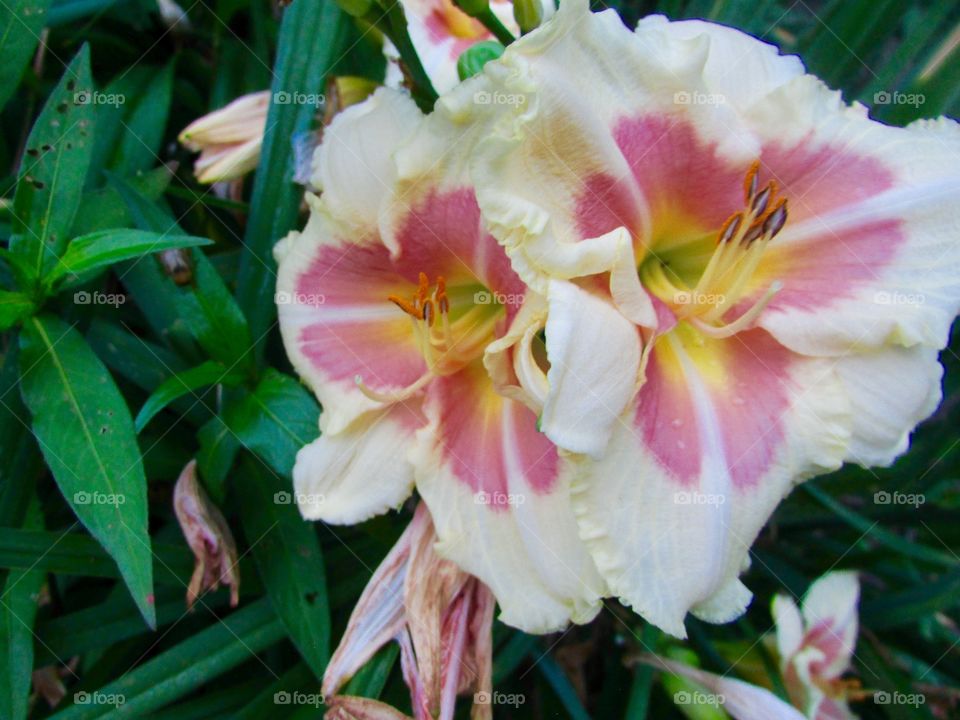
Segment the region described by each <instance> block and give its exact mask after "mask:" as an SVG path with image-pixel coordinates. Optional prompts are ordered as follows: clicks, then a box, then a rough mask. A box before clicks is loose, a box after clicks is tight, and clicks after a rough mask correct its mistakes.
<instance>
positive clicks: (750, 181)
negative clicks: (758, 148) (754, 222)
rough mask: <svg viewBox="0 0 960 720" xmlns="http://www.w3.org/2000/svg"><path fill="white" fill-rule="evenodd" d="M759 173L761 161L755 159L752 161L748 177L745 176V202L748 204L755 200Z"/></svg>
mask: <svg viewBox="0 0 960 720" xmlns="http://www.w3.org/2000/svg"><path fill="white" fill-rule="evenodd" d="M759 173H760V161H759V160H754V161H753V162H752V163H750V169H749V170H747V174H746V177H744V178H743V194H744V196H745V198H746V199H745V200H744V202H745V203H747V204H748V205H749V204H750V201H751V200H753V196H754V195H756V194H757V175H758V174H759Z"/></svg>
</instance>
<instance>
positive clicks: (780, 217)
mask: <svg viewBox="0 0 960 720" xmlns="http://www.w3.org/2000/svg"><path fill="white" fill-rule="evenodd" d="M786 223H787V199H786V198H783V199H782V200H781V201H780V202H779V203H777V206H776V207H775V208H773V210H771V211H770V214H769V215H767V216H766V217H765V218H764V220H763V234H764V235H769V236H770V237H771V238H773V237H774V236H776V234H777V233H778V232H780V231H781V230H783V226H784V225H786Z"/></svg>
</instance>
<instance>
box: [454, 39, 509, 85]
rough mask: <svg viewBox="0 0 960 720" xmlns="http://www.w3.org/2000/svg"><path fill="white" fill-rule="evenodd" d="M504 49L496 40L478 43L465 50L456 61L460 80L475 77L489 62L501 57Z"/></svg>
mask: <svg viewBox="0 0 960 720" xmlns="http://www.w3.org/2000/svg"><path fill="white" fill-rule="evenodd" d="M504 50H505V48H504V47H503V45H501V44H500V43H498V42H497V41H496V40H485V41H483V42H478V43H477V44H476V45H474V46H473V47H470V48H467V49H466V50H465V51H464V52H463V53H461V55H460V57H459V58H458V59H457V74H458V75H459V76H460V79H461V80H466V79H467V78H469V77H473V76H474V75H477V74H478V73H479V72H480V71H481V70H483V66H484V65H486V64H487V63H488V62H489V61H490V60H496V59H497V58H498V57H500V56H501V55H503V51H504Z"/></svg>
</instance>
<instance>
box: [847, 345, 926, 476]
mask: <svg viewBox="0 0 960 720" xmlns="http://www.w3.org/2000/svg"><path fill="white" fill-rule="evenodd" d="M836 372H837V374H838V375H839V376H840V380H841V381H842V382H843V385H844V388H845V389H846V393H847V396H848V397H849V398H850V403H851V410H852V418H853V436H852V438H851V442H850V449H849V451H848V453H847V459H848V460H850V461H852V462H856V463H858V464H860V465H863V466H866V467H869V466H873V465H884V466H885V465H890V464H891V463H892V462H893V461H894V460H895V459H896V458H897V457H898V456H899V455H901V454H903V453H904V452H905V451H906V450H907V447H908V446H909V444H910V433H912V432H913V429H914V428H915V427H916V426H917V425H918V424H919V423H921V422H922V421H923V420H925V419H926V418H928V417H929V416H930V415H931V413H933V411H934V410H936V408H937V406H938V405H939V404H940V399H941V397H942V393H941V390H940V380H941V377H942V376H943V367H942V366H941V365H940V362H939V360H938V353H937V351H936V350H935V349H934V348H931V347H924V346H915V347H912V348H902V347H890V348H884V349H880V350H876V351H873V352H868V353H860V354H855V355H850V356H847V357H842V358H838V359H837V361H836Z"/></svg>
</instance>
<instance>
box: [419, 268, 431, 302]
mask: <svg viewBox="0 0 960 720" xmlns="http://www.w3.org/2000/svg"><path fill="white" fill-rule="evenodd" d="M429 294H430V278H428V277H427V274H426V273H420V284H419V285H418V286H417V301H418V302H417V307H422V306H423V303H424V301H425V300H426V299H427V295H429Z"/></svg>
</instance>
